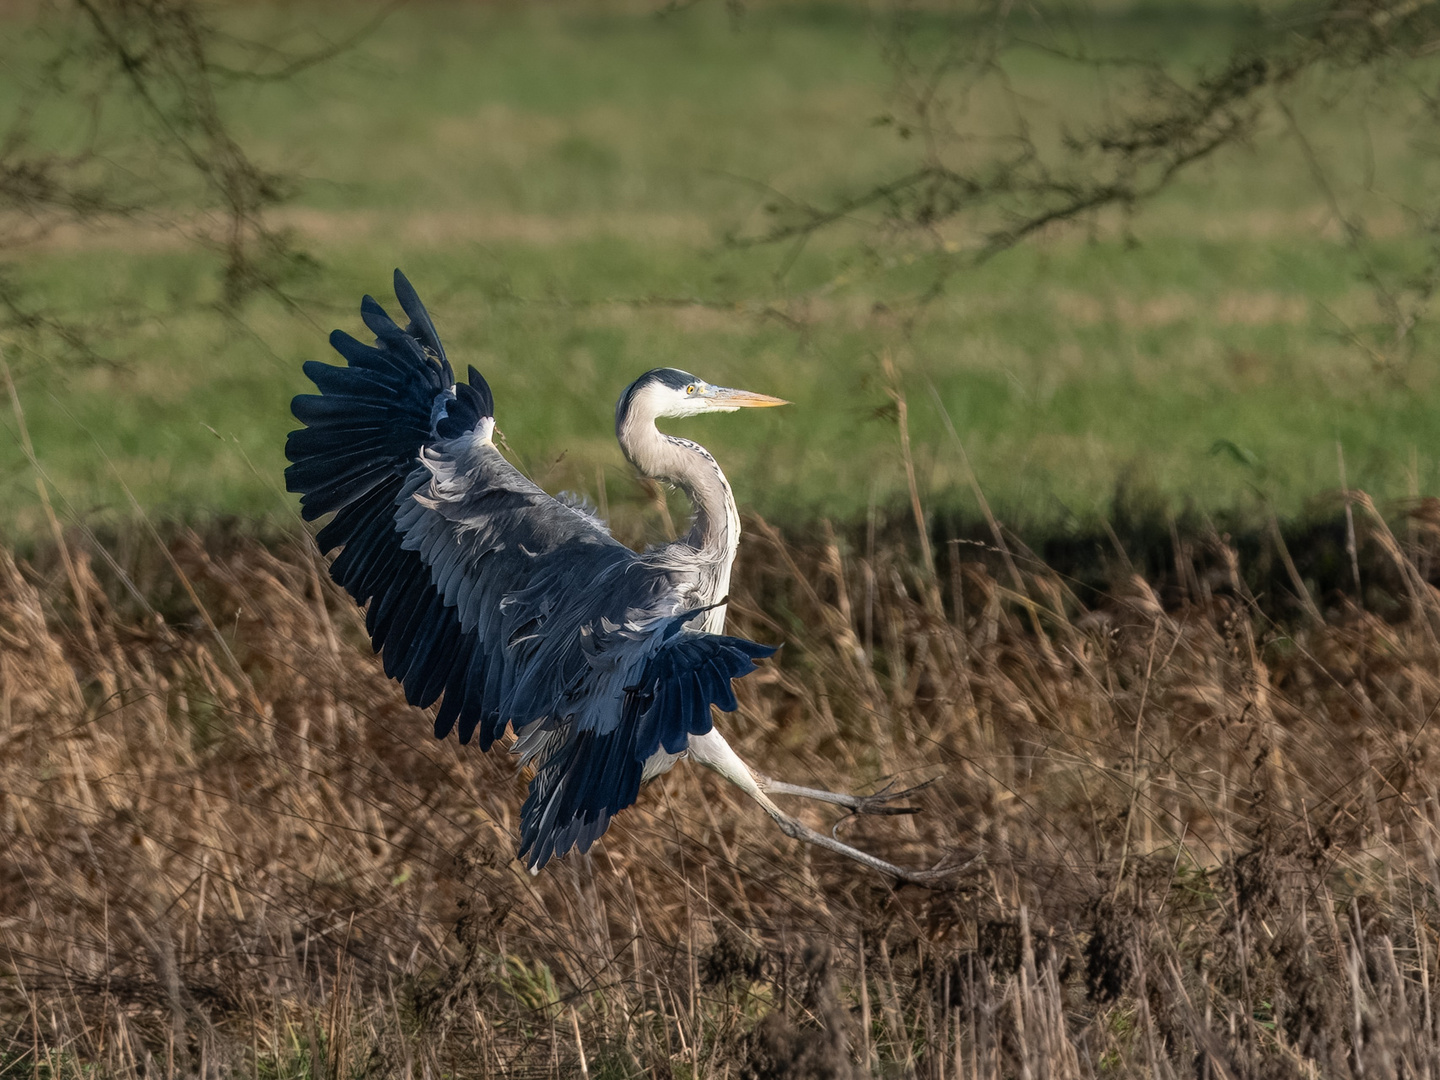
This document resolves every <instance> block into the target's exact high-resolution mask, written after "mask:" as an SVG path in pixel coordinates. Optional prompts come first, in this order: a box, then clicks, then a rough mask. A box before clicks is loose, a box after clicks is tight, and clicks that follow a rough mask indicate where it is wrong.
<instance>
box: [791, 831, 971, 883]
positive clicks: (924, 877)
mask: <svg viewBox="0 0 1440 1080" xmlns="http://www.w3.org/2000/svg"><path fill="white" fill-rule="evenodd" d="M772 816H773V817H774V819H775V824H777V825H779V826H780V831H781V832H783V833H784V834H785V835H786V836H788V837H790V838H791V839H792V840H799V841H801V842H802V843H806V844H814V845H815V846H817V847H823V848H825V849H827V850H829V851H833V852H835V853H836V854H837V855H844V856H845V857H846V858H848V859H854V860H855V861H856V862H858V863H861V864H863V865H865V866H868V867H869V868H870V869H872V870H875V871H877V872H878V873H881V874H884V875H886V876H887V877H893V878H896V879H897V880H899V881H901V882H904V883H906V884H909V885H920V886H923V887H925V888H931V889H933V888H938V887H939V886H940V885H941V884H942V883H943V882H945V881H946V880H947V879H948V878H951V877H954V876H955V875H956V874H959V873H962V872H963V871H965V870H968V869H970V868H971V867H972V866H974V865H975V864H976V863H977V862H978V861H979V856H976V857H974V858H971V859H968V860H965V861H963V862H957V861H955V860H953V859H950V858H946V859H942V860H941V861H940V862H939V863H937V864H936V865H935V866H932V867H931V868H930V869H928V870H911V869H907V868H906V867H903V866H896V865H895V864H894V863H891V862H886V861H885V860H884V859H881V858H878V857H877V856H875V855H871V854H870V853H869V852H868V851H861V850H860V849H859V848H857V847H852V846H851V845H849V844H847V843H845V842H844V841H841V840H837V839H836V838H835V837H834V836H833V835H832V836H826V835H825V834H824V833H818V832H816V831H815V830H814V829H812V828H810V827H809V826H808V825H806V824H805V823H804V822H803V821H800V820H798V819H796V818H792V817H790V816H789V815H788V814H772Z"/></svg>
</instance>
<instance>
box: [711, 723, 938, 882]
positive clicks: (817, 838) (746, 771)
mask: <svg viewBox="0 0 1440 1080" xmlns="http://www.w3.org/2000/svg"><path fill="white" fill-rule="evenodd" d="M690 757H691V759H692V760H693V761H695V762H696V763H697V764H700V765H704V766H705V767H706V768H707V769H713V770H714V771H715V772H717V773H719V774H720V775H721V776H723V777H725V779H727V780H729V781H730V782H731V783H732V784H734V785H735V786H736V787H738V788H739V789H740V790H741V791H743V792H745V794H747V795H749V796H750V797H751V798H752V799H754V800H755V801H756V802H758V803H759V804H760V805H761V807H763V808H764V810H765V812H766V813H767V814H769V815H770V817H771V818H773V819H774V821H775V824H777V825H779V826H780V831H781V832H783V833H784V834H785V835H786V836H788V837H790V838H791V839H794V840H801V841H803V842H805V843H807V844H814V845H816V846H817V847H823V848H827V849H828V850H830V851H833V852H835V853H836V854H838V855H844V856H845V857H846V858H848V859H854V860H855V861H856V862H858V863H863V864H864V865H865V866H868V867H870V869H872V870H876V871H878V872H879V873H882V874H888V875H890V876H891V877H896V878H899V879H900V880H901V881H909V882H914V883H915V884H917V885H929V884H933V883H934V882H935V881H936V880H937V878H938V877H939V876H941V875H936V874H934V873H932V872H928V871H924V870H918V871H917V870H905V869H903V868H901V867H899V866H896V865H895V864H894V863H888V862H886V861H885V860H884V859H880V858H877V857H875V856H874V855H871V854H870V853H869V852H865V851H861V850H860V849H859V848H855V847H851V846H850V845H849V844H845V843H842V842H841V841H839V840H836V839H835V838H834V837H833V836H826V835H825V834H824V833H818V832H816V831H815V830H814V829H812V828H810V826H808V825H806V824H805V823H804V822H803V821H800V820H799V819H797V818H793V817H791V816H790V815H789V814H787V813H785V811H783V810H781V809H780V808H779V807H778V806H776V805H775V803H774V802H773V801H772V800H771V798H770V796H769V795H767V794H766V793H765V788H764V786H763V785H762V783H761V782H760V777H758V776H757V774H756V773H755V772H754V771H753V770H751V768H750V766H748V765H746V764H745V762H744V761H742V760H741V759H740V755H739V754H737V753H735V751H734V750H733V749H732V748H731V746H730V744H729V743H727V742H726V741H725V739H724V737H723V736H722V735H721V734H720V733H719V732H718V731H716V730H715V729H714V728H711V729H710V730H709V731H708V732H706V733H705V734H704V735H692V736H691V737H690ZM764 780H765V781H766V782H767V783H768V784H770V785H774V784H775V783H777V782H776V781H774V780H770V778H769V777H765V778H764ZM784 786H785V787H786V788H791V789H793V787H794V785H788V784H787V785H784ZM771 790H775V789H774V788H773V786H772V788H771ZM800 791H801V792H805V793H810V792H817V791H818V789H816V788H801V789H800ZM785 793H786V794H798V793H799V792H796V791H794V790H790V791H787V792H785ZM819 794H823V795H828V796H835V793H834V792H829V791H826V792H819ZM825 801H827V802H835V801H838V797H835V798H830V799H826V800H825ZM841 805H844V804H843V803H842V804H841Z"/></svg>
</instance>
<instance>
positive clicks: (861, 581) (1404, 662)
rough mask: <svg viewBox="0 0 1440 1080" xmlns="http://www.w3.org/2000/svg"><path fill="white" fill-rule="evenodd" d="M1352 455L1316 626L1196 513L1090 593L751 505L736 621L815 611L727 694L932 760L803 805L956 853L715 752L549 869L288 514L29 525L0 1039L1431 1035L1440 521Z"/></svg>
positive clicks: (118, 1046) (591, 1045) (1405, 1046)
mask: <svg viewBox="0 0 1440 1080" xmlns="http://www.w3.org/2000/svg"><path fill="white" fill-rule="evenodd" d="M1359 498H1360V502H1359V504H1358V505H1357V511H1356V515H1355V516H1356V519H1357V522H1358V525H1359V527H1360V532H1361V536H1360V541H1361V543H1360V555H1359V558H1360V561H1361V563H1363V567H1362V569H1363V573H1364V574H1365V575H1366V576H1367V580H1368V581H1369V582H1372V583H1374V584H1372V585H1371V587H1370V591H1369V592H1367V606H1362V605H1360V604H1359V603H1358V602H1357V601H1355V600H1354V599H1353V598H1352V599H1347V598H1345V597H1341V596H1331V597H1313V598H1308V603H1307V604H1305V605H1302V606H1301V607H1300V608H1299V610H1300V612H1301V615H1300V621H1299V622H1298V623H1297V624H1296V625H1294V626H1289V627H1285V626H1277V625H1275V624H1273V623H1271V622H1270V621H1269V620H1268V619H1267V617H1266V616H1265V614H1264V611H1265V610H1266V608H1265V605H1262V604H1261V603H1260V602H1259V601H1257V599H1256V597H1254V596H1253V595H1251V593H1250V591H1249V589H1248V588H1247V585H1246V577H1245V574H1244V567H1242V566H1241V565H1240V563H1239V558H1238V556H1237V555H1236V554H1235V551H1234V549H1233V548H1232V547H1231V546H1230V545H1229V544H1227V542H1226V541H1225V539H1224V538H1222V537H1218V536H1213V535H1212V536H1210V537H1208V538H1206V537H1203V536H1202V537H1200V538H1198V539H1195V540H1193V541H1185V540H1179V539H1177V543H1176V544H1175V547H1174V550H1173V562H1174V571H1173V578H1174V582H1175V587H1174V588H1173V589H1171V590H1169V591H1168V593H1167V602H1166V603H1165V604H1162V603H1161V602H1160V599H1159V597H1158V596H1157V593H1156V592H1155V590H1154V589H1153V588H1152V585H1151V584H1148V583H1147V582H1146V581H1145V580H1143V579H1142V578H1141V577H1140V576H1138V575H1135V574H1133V573H1131V572H1130V571H1128V570H1127V569H1126V566H1125V562H1124V559H1123V556H1122V555H1120V554H1118V553H1117V555H1116V557H1115V559H1114V560H1113V567H1114V573H1113V575H1112V581H1111V587H1110V589H1109V591H1108V593H1106V594H1105V595H1104V596H1103V597H1102V598H1101V599H1100V600H1098V601H1094V602H1087V603H1082V602H1081V600H1080V599H1079V598H1078V597H1077V596H1076V595H1075V593H1074V592H1073V591H1072V590H1071V588H1070V586H1069V584H1068V583H1067V581H1066V580H1065V579H1064V578H1062V577H1061V576H1060V575H1058V574H1056V573H1054V572H1052V571H1050V570H1049V569H1047V568H1046V567H1045V566H1043V565H1040V564H1039V563H1038V562H1036V561H1034V560H1033V559H1031V558H1029V557H1028V556H1027V554H1026V553H1025V552H1024V551H1023V550H1021V549H1018V548H1015V547H1013V546H1012V547H1011V548H1010V549H1008V550H1006V551H1005V552H1003V553H1002V552H999V551H996V550H985V549H982V548H979V547H976V546H973V545H968V544H967V545H962V544H951V545H949V546H948V548H946V549H943V550H941V551H939V552H938V553H937V563H938V572H931V571H928V570H926V569H924V568H923V567H921V566H920V564H919V563H918V561H916V560H914V559H913V557H912V556H911V555H910V554H908V553H907V551H906V550H905V548H904V547H903V546H900V545H896V544H885V543H879V544H876V545H874V547H873V548H872V547H870V546H868V545H866V544H864V543H858V544H854V545H851V544H848V543H846V542H844V541H842V540H837V539H836V538H834V537H833V536H829V535H828V534H826V535H820V536H818V537H816V538H814V539H812V540H809V541H803V542H802V541H797V540H787V538H785V537H782V536H781V535H780V534H779V533H777V532H776V531H775V530H773V529H771V528H769V527H768V526H767V525H765V523H763V522H758V521H756V522H752V523H751V525H750V528H749V531H748V535H747V540H746V543H745V546H744V548H743V550H742V553H741V560H740V564H739V576H738V580H737V584H736V587H735V599H734V603H733V607H732V619H733V622H734V624H735V625H736V626H738V627H739V629H741V630H742V631H744V632H746V633H748V634H751V635H753V636H755V637H757V638H759V639H761V640H767V641H781V640H783V641H784V642H786V646H785V648H784V649H783V650H782V651H781V653H780V654H779V656H778V657H777V659H776V660H775V661H774V662H771V663H769V664H767V665H766V666H765V669H764V670H763V671H761V672H758V673H757V674H756V675H755V676H753V677H751V678H748V679H746V680H743V681H742V682H741V683H740V684H739V694H740V699H741V709H740V711H739V712H738V713H737V714H734V715H732V716H728V717H724V718H722V721H721V722H722V724H723V725H724V727H725V730H726V732H727V735H728V736H729V737H730V738H731V739H732V741H733V742H734V743H735V744H736V746H737V748H738V749H739V750H740V752H741V753H742V755H744V756H745V757H747V759H748V760H750V761H752V762H755V763H757V764H759V765H760V766H762V767H763V768H765V769H766V770H767V771H769V772H772V773H774V774H776V775H778V776H781V777H784V778H787V779H792V780H796V781H802V782H809V783H819V784H824V785H829V786H837V787H846V788H857V787H858V788H861V789H864V790H873V789H875V788H877V787H879V786H881V785H883V784H886V783H898V784H902V785H910V784H918V783H923V782H926V781H931V783H930V784H929V786H927V787H925V788H924V789H923V790H922V791H920V792H919V793H918V794H917V795H916V796H915V798H916V801H917V802H918V803H919V804H920V805H921V806H923V808H924V813H922V814H920V815H917V816H915V817H911V818H871V819H864V818H862V819H847V820H841V821H838V823H836V817H837V816H836V815H834V814H827V813H825V812H822V811H818V810H816V809H815V808H814V807H804V808H801V812H802V813H803V814H806V815H809V818H810V820H811V821H812V823H813V824H815V825H816V826H817V827H822V826H823V827H830V825H831V824H832V823H835V827H836V828H837V829H838V830H839V834H840V835H842V836H844V837H845V838H846V839H848V840H851V841H853V842H854V843H856V844H858V845H860V846H863V847H866V848H869V849H871V850H874V851H876V852H877V853H879V854H882V855H884V856H885V857H886V858H888V859H891V860H893V861H896V862H901V863H905V864H910V865H917V866H924V865H931V864H935V863H941V864H944V865H953V866H955V867H957V868H958V869H957V872H956V873H955V874H954V875H953V876H952V877H951V878H950V879H949V880H948V882H947V883H946V884H945V885H944V886H943V887H939V888H936V889H933V890H927V889H920V888H916V887H911V886H907V887H904V888H899V889H897V888H894V887H893V886H892V883H891V882H888V881H886V880H883V879H881V878H879V877H877V876H875V875H873V874H870V873H869V872H867V871H864V870H861V869H860V868H858V867H856V866H854V865H852V864H849V863H847V862H845V861H843V860H840V859H837V858H835V857H833V856H831V855H830V854H828V853H825V852H822V851H817V850H812V849H809V848H804V847H800V846H797V845H795V844H793V843H792V842H791V841H789V840H787V839H785V838H784V837H783V836H781V835H780V833H779V832H778V830H776V829H774V828H773V827H772V826H771V825H770V824H769V822H768V820H767V819H766V818H765V817H764V816H763V814H761V813H760V812H759V811H758V809H757V808H755V807H754V806H753V805H752V804H750V803H749V802H748V801H747V800H745V799H744V798H743V797H742V796H740V795H739V794H738V793H736V792H735V791H733V790H731V789H730V788H728V787H727V786H725V785H724V784H723V782H721V781H719V780H718V779H716V778H714V777H712V776H710V775H708V774H702V773H701V771H700V770H695V769H693V768H689V767H686V766H681V767H680V768H678V769H676V770H675V771H674V772H672V773H671V774H669V775H668V776H666V777H665V778H663V779H662V780H660V781H658V782H657V783H656V784H654V785H652V786H651V787H650V788H649V789H648V790H646V791H645V792H644V793H643V795H642V799H641V802H640V804H639V805H638V806H637V807H635V808H633V809H631V810H629V811H627V812H625V813H624V814H622V815H621V816H620V817H619V819H618V820H617V821H616V823H615V825H614V826H613V827H612V828H611V830H610V832H609V833H608V834H607V835H606V836H605V838H604V839H603V841H602V842H601V843H600V844H598V845H597V847H596V849H595V850H594V852H593V853H592V854H591V855H590V856H588V857H568V858H566V859H564V860H562V861H560V862H558V863H555V864H552V865H551V866H550V867H549V868H547V870H546V871H545V872H544V873H542V874H541V875H540V876H538V877H531V876H529V875H528V874H526V873H524V872H523V870H522V868H521V866H520V865H519V864H518V863H516V862H515V861H514V860H513V858H512V855H513V851H514V848H515V835H516V825H517V811H518V808H519V805H520V802H521V800H522V798H523V789H524V779H523V777H518V776H517V775H516V774H515V773H514V771H513V766H512V763H511V761H510V760H508V759H507V757H506V756H505V755H504V754H501V753H493V754H491V755H489V756H485V755H481V754H479V753H478V752H476V751H475V750H474V749H473V748H469V749H466V748H461V747H458V746H457V745H456V744H455V743H454V741H453V740H450V741H446V742H435V741H434V740H432V739H431V738H430V737H429V733H428V721H427V718H426V717H425V716H424V715H422V714H420V713H419V712H418V711H416V710H414V709H411V708H409V707H407V706H406V705H405V703H404V701H403V699H402V696H401V694H400V692H399V690H398V688H397V687H396V686H395V685H393V684H392V683H390V682H389V681H387V680H386V679H385V678H384V676H383V674H382V673H381V671H380V669H379V666H378V664H377V663H376V662H375V660H374V659H373V657H371V656H370V654H369V649H368V646H366V645H365V643H364V636H363V631H362V628H361V625H360V621H359V619H358V617H357V614H356V612H355V611H354V610H353V609H352V606H351V604H350V603H349V601H348V600H347V599H346V598H345V597H344V596H342V595H340V594H338V592H337V590H336V589H334V588H333V587H332V586H331V585H330V584H329V582H328V579H327V578H326V577H325V576H324V570H323V565H322V564H321V563H320V562H319V560H318V559H317V558H315V557H314V556H313V553H312V552H310V551H309V550H308V549H306V548H305V547H303V546H301V545H298V544H291V545H288V546H287V545H284V544H278V545H275V544H272V545H270V546H268V547H267V546H264V545H261V544H259V543H256V542H252V541H244V540H235V539H227V538H226V537H224V536H223V535H219V534H218V533H217V534H216V535H211V536H197V535H193V534H184V535H180V536H178V537H176V538H175V539H173V541H171V542H168V543H167V545H166V546H165V550H164V552H163V553H161V552H159V550H158V549H150V550H148V551H147V550H146V548H145V546H144V545H143V544H139V545H132V546H131V547H129V548H125V547H123V546H114V547H107V548H104V549H101V548H98V547H97V546H96V545H95V544H94V543H93V542H81V541H79V540H76V539H73V538H72V540H71V541H69V542H67V544H66V545H65V547H64V549H63V551H62V550H61V549H52V550H50V551H48V552H41V553H39V554H37V555H36V556H35V557H34V558H32V559H31V560H30V561H28V562H21V561H18V560H17V558H16V557H15V556H14V554H13V553H11V552H5V551H0V840H3V850H0V1076H6V1077H8V1076H17V1077H18V1076H32V1075H33V1076H42V1075H43V1076H46V1077H61V1076H75V1075H84V1076H120V1077H131V1076H142V1075H143V1076H151V1077H153V1076H155V1075H157V1074H158V1075H165V1076H171V1075H176V1076H179V1075H183V1076H201V1077H206V1078H208V1077H211V1076H237V1077H252V1076H253V1077H282V1076H305V1077H312V1076H313V1077H326V1078H337V1080H338V1078H345V1077H359V1076H382V1075H383V1076H390V1075H400V1076H425V1077H438V1076H441V1075H444V1076H497V1077H528V1076H574V1075H581V1076H587V1077H596V1078H598V1077H602V1076H606V1077H619V1076H662V1077H663V1076H673V1077H693V1078H699V1077H717V1078H718V1077H802V1076H813V1077H850V1076H857V1075H883V1076H917V1077H933V1078H935V1080H940V1078H944V1077H951V1078H955V1080H959V1078H961V1077H977V1078H978V1077H998V1076H1015V1077H1026V1078H1030V1077H1034V1078H1040V1077H1056V1078H1068V1077H1081V1076H1085V1077H1089V1076H1099V1075H1114V1076H1127V1075H1136V1076H1141V1075H1143V1076H1146V1077H1152V1078H1164V1077H1172V1076H1174V1077H1179V1076H1196V1077H1201V1078H1205V1080H1220V1078H1223V1077H1259V1076H1291V1075H1294V1076H1305V1077H1313V1076H1357V1077H1358V1076H1367V1077H1375V1076H1392V1075H1408V1076H1436V1075H1440V1019H1437V1004H1436V1002H1435V1001H1434V1000H1433V996H1432V987H1433V986H1434V985H1435V983H1436V981H1437V979H1440V937H1437V930H1436V926H1437V898H1440V894H1437V890H1440V866H1437V862H1436V846H1437V845H1436V837H1435V830H1436V828H1437V823H1440V805H1437V792H1436V785H1437V780H1440V770H1437V768H1436V765H1435V763H1434V761H1433V758H1434V747H1435V740H1436V731H1437V728H1440V725H1437V724H1435V723H1433V722H1432V719H1433V714H1434V713H1435V711H1436V709H1437V707H1440V594H1437V592H1436V590H1435V588H1434V587H1433V586H1432V585H1431V584H1430V582H1429V581H1428V580H1427V575H1426V572H1425V570H1426V568H1427V567H1428V566H1429V563H1428V561H1426V560H1427V559H1428V555H1427V552H1428V551H1429V550H1431V548H1432V547H1434V546H1435V545H1434V543H1433V541H1434V540H1435V539H1436V537H1435V536H1434V535H1432V534H1431V532H1429V531H1427V530H1428V529H1429V526H1428V525H1427V524H1426V522H1425V520H1424V518H1423V515H1422V517H1420V518H1417V519H1415V521H1416V524H1415V535H1414V536H1413V537H1412V536H1407V537H1406V539H1405V540H1404V541H1403V542H1402V541H1401V540H1398V539H1397V538H1396V537H1395V536H1394V535H1393V534H1392V533H1391V532H1390V530H1389V529H1388V528H1386V527H1385V524H1384V522H1383V520H1382V519H1381V517H1380V516H1379V515H1378V514H1376V513H1374V511H1373V507H1370V506H1369V504H1368V503H1367V502H1365V501H1364V500H1363V496H1361V497H1359ZM997 535H999V534H998V533H997ZM1002 539H1004V538H1003V537H1002ZM1007 542H1008V541H1007ZM62 553H63V554H64V555H65V558H63V559H62V558H61V555H62ZM102 557H103V559H104V560H108V562H107V561H97V560H101V559H102ZM1287 557H1288V556H1287ZM1296 584H1297V587H1299V588H1302V589H1303V588H1304V583H1303V582H1300V581H1299V580H1298V578H1297V583H1296ZM1381 593H1386V594H1387V595H1388V596H1389V598H1390V603H1389V604H1388V606H1386V605H1378V604H1376V603H1375V602H1374V598H1375V597H1376V596H1377V595H1380V594H1381ZM1377 607H1380V608H1383V610H1385V611H1386V615H1385V617H1383V618H1382V617H1381V616H1380V615H1377V614H1375V613H1374V612H1373V611H1372V610H1371V609H1372V608H1377Z"/></svg>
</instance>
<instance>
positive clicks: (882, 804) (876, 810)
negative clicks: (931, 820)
mask: <svg viewBox="0 0 1440 1080" xmlns="http://www.w3.org/2000/svg"><path fill="white" fill-rule="evenodd" d="M936 779H938V777H937V778H936ZM933 783H935V780H933V779H932V780H926V781H925V782H924V783H923V784H916V785H914V786H913V787H908V788H902V789H901V790H900V791H892V790H891V788H893V787H894V786H895V784H894V783H893V782H892V783H889V784H886V785H885V786H884V787H883V788H881V789H880V790H879V791H877V792H875V793H874V794H873V795H852V796H850V797H851V798H852V799H854V800H855V801H854V802H853V803H841V804H840V805H842V806H845V807H846V808H847V809H849V811H850V812H851V813H852V814H877V815H899V814H918V813H920V811H921V809H922V808H921V807H919V806H891V805H890V804H891V803H892V802H894V801H895V800H896V799H908V798H910V797H911V796H912V795H914V794H916V793H917V792H920V791H924V790H925V789H926V788H928V787H929V786H930V785H931V784H933Z"/></svg>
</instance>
